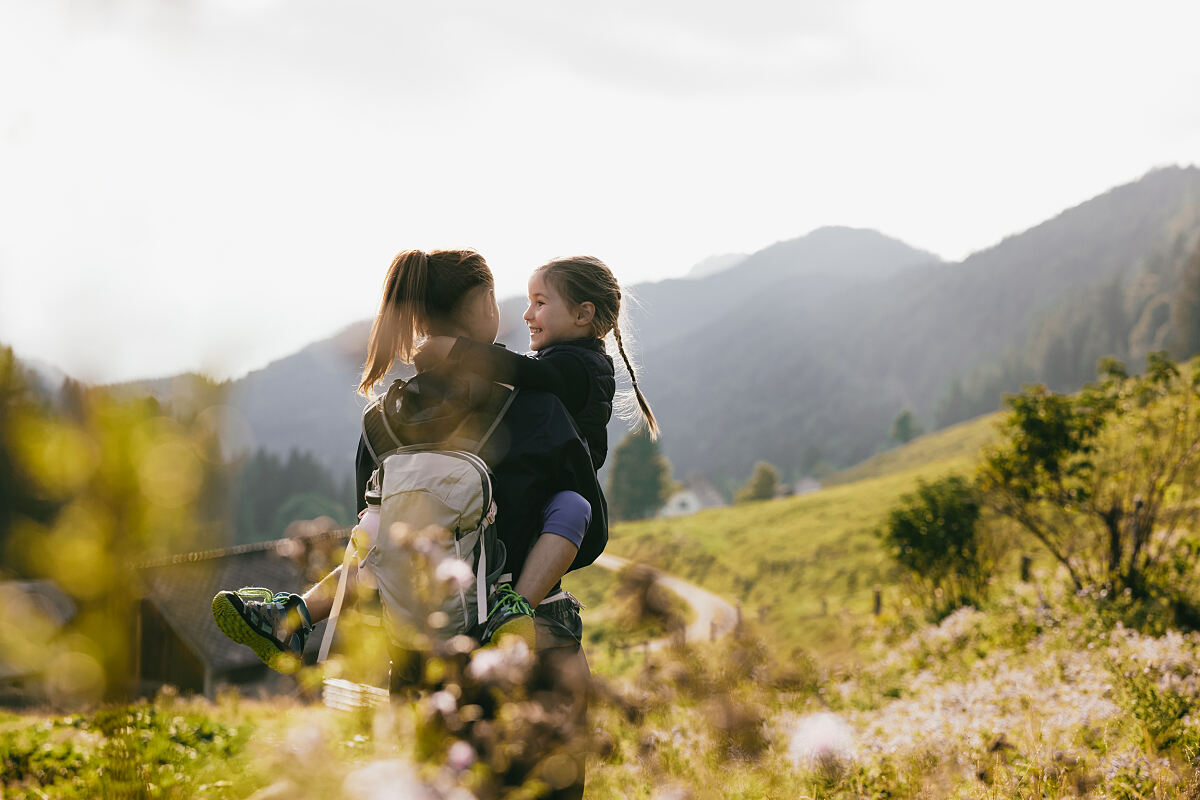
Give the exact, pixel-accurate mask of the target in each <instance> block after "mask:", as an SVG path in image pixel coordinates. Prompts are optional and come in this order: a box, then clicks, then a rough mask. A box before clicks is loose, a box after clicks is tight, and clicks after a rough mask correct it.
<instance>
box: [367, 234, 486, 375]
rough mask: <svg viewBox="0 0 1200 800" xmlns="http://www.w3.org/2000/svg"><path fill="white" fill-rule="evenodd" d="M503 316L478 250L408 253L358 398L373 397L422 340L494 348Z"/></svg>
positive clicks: (396, 268)
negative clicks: (459, 340)
mask: <svg viewBox="0 0 1200 800" xmlns="http://www.w3.org/2000/svg"><path fill="white" fill-rule="evenodd" d="M499 324H500V313H499V310H498V309H497V307H496V295H495V291H494V289H493V280H492V271H491V270H490V269H488V265H487V262H486V261H484V260H483V256H481V255H479V253H476V252H475V251H474V250H433V251H431V252H428V253H426V252H424V251H422V250H405V251H403V252H401V253H399V254H398V255H397V256H396V257H395V258H394V259H392V265H391V267H389V268H388V273H387V278H386V279H385V280H384V282H383V298H382V300H380V303H379V313H378V314H376V315H375V323H374V324H373V325H372V326H371V338H370V341H369V342H368V344H367V363H366V365H365V366H364V367H363V374H362V381H361V382H360V383H359V387H358V390H359V391H360V392H364V393H366V392H369V391H370V390H371V388H372V387H373V386H374V385H375V384H376V383H378V382H379V380H380V379H381V378H383V376H384V375H385V374H387V371H388V370H389V369H390V368H391V366H392V364H393V363H394V362H395V360H396V359H397V358H399V359H400V360H401V361H404V362H411V361H412V357H413V353H414V352H415V350H416V344H417V339H418V338H419V337H421V336H430V335H444V336H465V337H468V338H471V339H477V340H479V341H487V342H488V343H491V342H492V341H494V340H495V338H496V331H497V329H498V327H499Z"/></svg>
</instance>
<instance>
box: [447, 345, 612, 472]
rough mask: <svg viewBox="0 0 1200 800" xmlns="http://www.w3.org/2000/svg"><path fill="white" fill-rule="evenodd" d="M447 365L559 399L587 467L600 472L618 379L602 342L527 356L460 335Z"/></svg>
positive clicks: (554, 346) (554, 349)
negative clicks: (584, 447) (586, 454)
mask: <svg viewBox="0 0 1200 800" xmlns="http://www.w3.org/2000/svg"><path fill="white" fill-rule="evenodd" d="M446 363H447V364H449V365H452V366H453V368H454V369H459V370H465V371H467V372H473V373H475V374H476V375H480V376H482V377H484V378H487V379H488V380H489V381H496V382H498V383H507V384H511V385H513V386H516V387H517V388H519V389H535V390H539V391H544V392H550V393H551V394H553V395H554V396H555V397H557V398H558V399H559V400H562V402H563V405H564V406H566V408H567V411H568V412H569V413H570V414H571V417H572V418H573V419H574V420H575V422H576V424H578V425H579V430H580V432H581V433H582V434H583V437H584V440H585V441H587V444H588V448H589V449H590V450H591V455H592V466H593V467H594V468H595V469H600V467H602V466H603V465H604V460H605V459H606V458H607V457H608V421H609V420H610V419H612V411H613V395H614V394H616V391H617V380H616V373H615V370H614V368H613V360H612V357H611V356H609V355H608V354H607V353H606V352H605V351H604V340H603V339H597V338H595V337H592V338H589V339H572V340H570V341H567V342H560V343H559V344H555V345H551V346H550V347H545V348H542V349H541V350H540V351H538V353H537V354H535V355H534V356H533V357H530V356H523V355H520V354H518V353H513V352H511V351H509V350H505V349H504V346H503V345H494V344H483V343H482V342H476V341H474V340H471V339H464V338H461V337H460V338H459V339H457V340H456V341H455V343H454V347H453V348H452V349H451V350H450V355H449V357H448V358H447V359H446Z"/></svg>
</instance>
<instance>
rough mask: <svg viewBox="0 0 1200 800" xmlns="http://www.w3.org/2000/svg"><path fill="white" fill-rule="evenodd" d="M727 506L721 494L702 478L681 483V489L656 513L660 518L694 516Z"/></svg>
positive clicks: (689, 479)
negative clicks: (698, 512)
mask: <svg viewBox="0 0 1200 800" xmlns="http://www.w3.org/2000/svg"><path fill="white" fill-rule="evenodd" d="M724 505H728V503H726V502H725V498H724V497H722V496H721V493H720V492H718V491H717V490H716V488H715V487H714V486H713V485H712V484H711V483H709V482H708V481H707V480H705V479H704V478H699V477H696V478H688V479H687V480H685V481H684V482H683V488H682V489H680V490H679V491H678V492H675V494H673V495H671V496H670V497H668V498H667V502H666V504H664V505H663V507H662V508H661V509H659V511H658V516H660V517H682V516H684V515H686V514H695V513H696V512H697V511H703V510H704V509H706V508H715V507H716V506H724Z"/></svg>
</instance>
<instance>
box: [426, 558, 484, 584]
mask: <svg viewBox="0 0 1200 800" xmlns="http://www.w3.org/2000/svg"><path fill="white" fill-rule="evenodd" d="M433 576H434V578H436V579H437V580H438V582H439V583H449V584H451V585H452V586H455V587H457V588H459V589H465V588H467V587H468V586H470V585H471V582H472V581H474V580H475V574H474V573H473V572H472V571H471V565H470V564H468V563H467V562H465V561H463V560H462V559H460V558H444V559H442V563H440V564H438V565H437V569H436V570H434V572H433Z"/></svg>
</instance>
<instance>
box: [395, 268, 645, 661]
mask: <svg viewBox="0 0 1200 800" xmlns="http://www.w3.org/2000/svg"><path fill="white" fill-rule="evenodd" d="M620 311H621V287H620V286H619V285H618V283H617V280H616V278H615V277H614V276H613V274H612V272H611V271H610V270H609V268H608V267H607V266H606V265H605V264H604V262H603V261H601V260H600V259H598V258H595V257H592V256H577V257H574V258H561V259H556V260H554V261H551V262H549V263H548V264H545V265H543V266H541V267H539V268H538V269H536V270H535V271H534V273H533V275H532V276H531V277H530V279H529V307H528V308H527V309H526V310H525V314H524V319H525V323H526V325H528V326H529V347H530V349H531V350H533V351H534V352H535V355H534V356H532V357H529V356H523V355H518V354H516V353H512V352H509V351H508V350H505V349H504V348H503V347H498V346H495V345H485V344H482V343H480V342H479V341H478V340H472V339H469V338H465V337H458V338H450V337H445V336H433V337H430V338H429V339H428V340H427V341H426V342H425V344H424V345H423V346H422V347H421V348H420V351H419V353H418V356H417V358H418V365H420V364H421V363H422V362H428V361H430V360H436V359H444V360H446V361H447V362H448V365H449V366H451V367H452V368H453V369H460V370H465V371H469V372H474V373H477V374H479V375H481V376H483V377H485V378H487V379H489V380H493V381H497V382H499V383H507V384H511V385H513V386H516V387H518V388H521V389H531V390H540V391H546V392H550V393H552V394H554V395H556V396H557V397H558V398H559V399H560V400H561V401H562V402H563V405H564V406H565V407H566V409H567V411H568V413H570V414H571V416H572V418H573V419H574V420H575V423H576V424H577V425H578V427H579V430H580V432H581V433H582V434H583V437H584V439H585V440H586V442H587V445H588V448H589V450H590V451H591V457H592V466H593V467H594V468H595V469H597V470H598V469H599V468H600V467H601V466H602V465H603V464H604V461H605V458H606V457H607V456H608V434H607V425H608V421H609V419H611V417H612V412H613V397H614V395H615V394H616V378H615V372H614V368H613V360H612V357H610V356H609V355H608V354H607V353H606V352H605V348H604V337H605V336H607V335H608V334H609V332H612V334H613V338H614V339H615V340H616V344H617V351H618V352H619V353H620V354H621V359H622V360H623V361H624V362H625V368H626V369H627V370H628V372H629V377H630V380H631V381H632V383H633V391H634V395H635V397H636V398H637V404H638V407H639V409H640V411H641V414H642V417H643V419H644V420H645V422H646V426H647V427H648V428H649V431H650V435H651V437H652V438H657V436H658V422H657V421H656V420H655V418H654V412H653V411H652V410H651V409H650V404H649V403H648V402H647V401H646V397H645V395H643V394H642V390H641V388H639V387H638V382H637V375H636V374H635V372H634V369H633V365H632V364H631V363H630V360H629V356H628V355H626V353H625V344H624V342H623V341H622V338H621V328H620V326H619V324H618V318H619V316H620ZM592 511H593V509H592V508H591V506H590V505H589V504H588V503H587V501H586V500H584V499H583V498H582V497H581V496H580V495H578V494H577V493H575V492H559V493H558V494H556V495H554V497H553V498H552V499H551V500H550V502H549V503H548V504H547V505H546V508H545V511H544V514H543V525H542V535H541V536H540V537H538V539H537V540H536V541H535V543H534V545H533V548H532V549H531V550H530V551H529V554H528V556H527V557H526V559H525V563H524V566H523V568H522V570H521V573H520V575H519V576H518V578H517V581H516V584H515V585H514V586H512V587H509V586H508V585H502V586H501V589H500V593H499V595H498V599H497V602H496V603H495V604H494V606H493V608H492V609H491V611H490V613H489V615H488V620H487V624H486V626H485V627H484V633H483V639H484V640H485V641H486V640H487V639H491V638H498V637H499V636H502V635H504V634H507V633H514V634H519V635H526V634H525V631H526V630H527V629H529V628H530V626H531V619H532V617H533V616H534V613H533V608H534V607H536V606H537V605H538V604H539V603H541V602H542V601H543V600H544V599H545V598H546V596H547V594H549V593H550V592H551V590H552V589H554V587H555V586H557V584H558V582H559V581H560V580H561V579H562V577H563V575H564V574H566V572H567V571H568V570H569V569H570V568H571V565H572V563H573V562H574V560H575V556H576V553H578V551H579V547H580V544H581V543H582V541H583V536H584V533H585V532H586V531H587V528H588V525H589V523H590V521H591V513H592Z"/></svg>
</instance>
